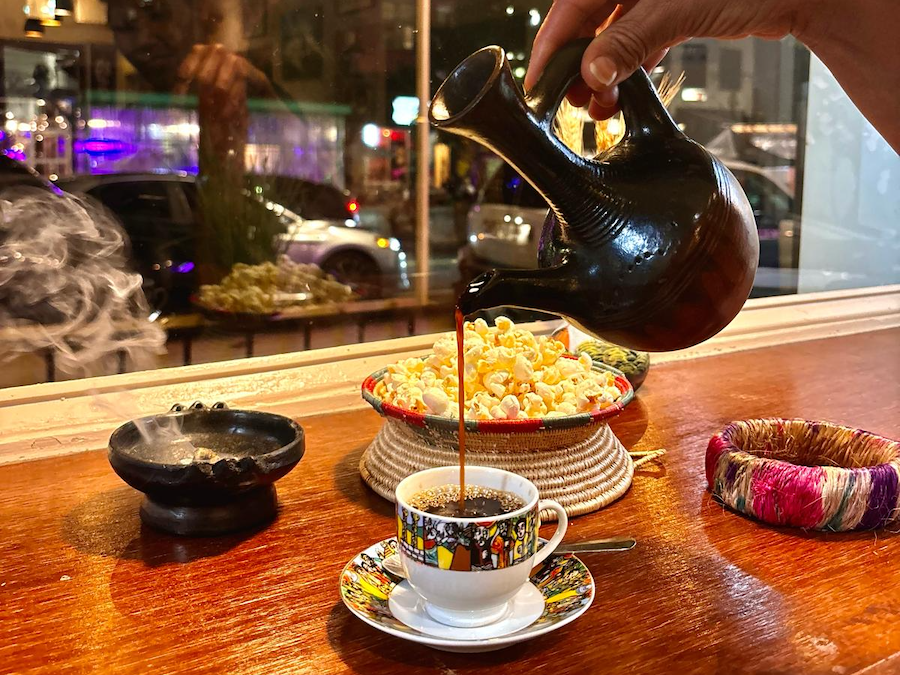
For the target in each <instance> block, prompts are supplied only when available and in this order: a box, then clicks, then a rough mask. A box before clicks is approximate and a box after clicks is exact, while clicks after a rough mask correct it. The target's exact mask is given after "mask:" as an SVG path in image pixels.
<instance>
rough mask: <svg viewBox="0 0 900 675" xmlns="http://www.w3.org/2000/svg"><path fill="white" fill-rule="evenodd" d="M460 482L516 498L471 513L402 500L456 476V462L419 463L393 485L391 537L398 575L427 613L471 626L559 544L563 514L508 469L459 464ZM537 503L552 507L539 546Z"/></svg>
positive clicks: (504, 603)
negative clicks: (499, 509)
mask: <svg viewBox="0 0 900 675" xmlns="http://www.w3.org/2000/svg"><path fill="white" fill-rule="evenodd" d="M466 483H467V484H468V485H475V486H480V487H482V488H487V489H491V490H499V491H502V492H508V493H512V494H513V495H515V496H516V497H518V498H519V499H520V500H521V502H522V503H523V506H521V507H520V508H516V509H515V510H513V511H510V512H508V513H502V514H498V515H491V516H485V517H479V518H457V517H451V516H444V515H436V514H432V513H428V512H426V511H423V510H420V509H417V508H413V507H412V506H410V500H412V499H413V497H416V496H417V495H419V494H421V493H422V492H424V491H426V490H429V489H431V488H438V487H441V486H446V485H450V484H457V485H458V484H459V467H458V466H446V467H439V468H436V469H427V470H425V471H419V472H418V473H414V474H412V475H411V476H409V477H407V478H405V479H404V480H402V481H401V482H400V484H399V485H398V486H397V490H396V498H397V499H396V503H397V540H398V542H399V550H400V560H401V562H402V563H403V568H404V571H405V572H406V578H407V579H408V580H409V584H410V586H411V587H412V589H413V590H414V591H415V592H416V593H417V594H418V595H419V596H420V597H421V598H422V601H423V605H424V609H425V611H426V612H427V613H428V615H429V616H430V617H431V618H432V619H434V620H435V621H439V622H440V623H443V624H446V625H449V626H458V627H463V628H474V627H477V626H484V625H487V624H489V623H493V622H494V621H498V620H500V619H501V618H503V616H504V615H505V614H506V612H507V608H508V605H509V601H510V600H511V599H512V598H513V596H514V595H515V594H516V593H517V592H518V591H519V590H521V588H522V586H523V585H524V584H525V583H527V582H528V578H529V576H530V574H531V570H532V569H533V568H534V567H536V566H537V565H539V564H541V563H542V562H543V561H544V560H545V559H546V558H547V557H548V556H549V555H550V554H552V553H553V551H554V550H555V549H556V547H557V546H559V544H560V542H561V541H562V538H563V536H565V533H566V527H567V525H568V518H567V517H566V512H565V510H564V509H563V507H562V506H561V505H560V504H559V503H558V502H555V501H553V500H551V499H539V495H538V489H537V487H535V485H534V483H532V482H531V481H529V480H528V479H526V478H523V477H522V476H519V475H517V474H514V473H511V472H509V471H503V470H502V469H493V468H489V467H482V466H467V467H466ZM545 509H546V510H552V511H555V512H556V515H557V517H558V524H557V527H556V532H554V534H553V536H552V537H551V538H550V541H548V542H547V544H546V545H545V546H543V547H542V548H541V549H540V551H539V550H538V528H539V527H540V513H541V511H543V510H545Z"/></svg>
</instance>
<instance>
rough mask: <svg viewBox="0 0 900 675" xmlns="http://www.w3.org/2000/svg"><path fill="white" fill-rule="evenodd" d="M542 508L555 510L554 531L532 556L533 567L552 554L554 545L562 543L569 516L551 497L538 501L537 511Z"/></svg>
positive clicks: (554, 548)
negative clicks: (548, 539)
mask: <svg viewBox="0 0 900 675" xmlns="http://www.w3.org/2000/svg"><path fill="white" fill-rule="evenodd" d="M544 509H550V510H551V511H556V517H557V522H556V532H554V533H553V536H552V537H550V541H548V542H547V543H546V544H545V545H544V547H543V548H542V549H541V550H540V551H538V554H537V555H536V556H535V557H534V563H532V564H533V566H534V567H537V566H538V565H540V564H541V563H542V562H544V561H545V560H546V559H547V558H548V557H550V556H551V555H552V554H553V552H554V551H555V550H556V547H557V546H559V545H560V544H561V543H562V540H563V537H565V536H566V530H567V529H569V517H568V516H567V515H566V510H565V509H564V508H563V507H562V504H560V503H559V502H555V501H553V500H552V499H542V500H541V501H539V502H538V513H540V512H541V511H543V510H544Z"/></svg>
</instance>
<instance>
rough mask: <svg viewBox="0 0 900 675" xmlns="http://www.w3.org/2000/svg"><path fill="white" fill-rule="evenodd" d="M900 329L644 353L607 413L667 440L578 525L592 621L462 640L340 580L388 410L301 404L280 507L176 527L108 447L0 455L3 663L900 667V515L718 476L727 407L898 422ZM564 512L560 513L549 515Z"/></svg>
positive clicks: (637, 445)
mask: <svg viewBox="0 0 900 675" xmlns="http://www.w3.org/2000/svg"><path fill="white" fill-rule="evenodd" d="M898 401H900V330H892V331H882V332H877V333H868V334H862V335H857V336H851V337H843V338H833V339H830V340H823V341H818V342H807V343H803V344H797V345H791V346H781V347H772V348H767V349H763V350H758V351H748V352H743V353H739V354H730V355H723V356H717V357H711V358H705V359H699V360H695V361H688V362H680V363H671V364H667V365H663V366H659V367H655V368H653V369H652V370H651V373H650V376H649V378H648V379H647V383H646V384H645V386H644V388H643V389H642V390H641V391H640V394H639V396H638V398H637V399H636V401H635V402H634V403H633V404H632V405H631V406H629V408H628V409H627V410H626V411H625V413H624V414H622V415H621V416H620V417H619V418H618V419H617V420H616V421H615V422H614V424H613V427H614V429H615V431H616V433H617V434H618V435H619V437H620V438H621V439H622V441H623V442H624V443H625V445H626V446H627V447H629V448H632V449H636V450H648V449H656V448H659V447H665V448H667V449H668V454H667V455H666V456H665V457H664V459H663V461H662V462H661V464H658V465H651V466H647V467H645V468H642V469H641V470H639V471H638V472H637V475H636V476H635V480H634V485H633V486H632V488H631V490H630V491H629V492H628V493H627V494H626V495H625V497H623V498H622V499H621V500H620V501H618V502H617V503H615V504H613V505H611V506H609V507H608V508H606V509H604V510H602V511H600V512H598V513H595V514H590V515H587V516H583V517H579V518H576V519H574V520H573V521H572V523H571V525H570V530H569V535H568V539H569V540H571V541H578V540H584V539H589V538H593V537H603V536H609V535H615V534H633V535H634V536H635V537H636V538H637V539H638V542H639V543H638V546H637V548H635V549H634V550H632V551H630V552H628V553H618V554H604V555H590V556H585V558H584V559H585V562H586V563H587V565H588V567H590V569H591V571H592V572H593V574H594V578H595V580H596V583H597V598H596V601H595V602H594V605H593V606H592V607H591V609H590V610H589V611H588V612H587V613H586V614H585V615H584V616H583V617H582V618H580V619H579V620H578V621H576V622H575V623H573V624H571V625H569V626H567V627H565V628H563V629H561V630H559V631H557V632H555V633H551V634H549V635H546V636H543V637H541V638H538V639H536V640H533V641H531V642H528V643H525V644H523V645H520V646H516V647H513V648H510V649H507V650H504V651H500V652H495V653H491V654H480V655H454V654H446V653H442V652H437V651H432V650H430V649H427V648H424V647H420V646H417V645H414V644H411V643H407V642H404V641H402V640H400V639H397V638H392V637H387V636H384V635H382V634H380V633H378V632H376V631H375V630H373V629H371V628H369V627H368V626H366V625H364V624H363V623H361V622H360V621H358V620H357V619H356V618H354V617H353V616H351V615H350V613H349V612H347V611H346V610H345V609H344V607H343V605H342V604H341V602H340V600H339V598H338V591H337V588H338V576H339V573H340V571H341V569H342V567H343V565H344V564H345V563H346V561H347V560H348V559H349V558H350V557H351V556H352V555H353V554H354V553H356V552H358V551H360V550H361V549H362V548H364V547H365V546H367V545H368V544H370V543H372V542H373V541H376V540H377V539H379V538H381V537H385V536H388V535H390V534H391V531H392V527H393V519H392V515H391V514H392V511H391V506H390V505H389V504H387V503H386V502H384V501H383V500H381V499H380V498H378V497H377V496H375V495H374V494H373V493H372V492H370V491H369V490H368V489H367V488H366V487H364V486H363V485H362V483H361V481H360V479H359V476H358V473H357V463H358V460H359V457H360V453H361V452H362V451H363V448H364V447H365V445H366V443H367V442H368V441H370V440H371V438H372V437H373V435H374V434H375V432H376V430H377V429H378V426H379V424H380V421H379V418H378V417H377V416H376V415H375V414H374V413H373V412H371V411H366V412H354V413H345V414H340V415H330V416H324V417H318V418H313V419H311V420H308V421H307V422H305V426H306V429H307V433H308V450H307V455H306V457H305V458H304V459H303V461H302V462H301V464H300V465H299V466H298V467H297V468H296V469H295V470H294V471H293V473H291V474H290V475H288V476H287V477H286V478H284V479H283V480H282V481H281V482H280V483H279V484H278V487H279V494H280V497H281V501H282V507H283V510H282V513H281V516H280V517H279V519H278V520H277V521H276V522H275V523H274V524H272V525H271V526H270V527H268V528H267V529H265V530H263V531H261V532H257V533H254V534H245V535H240V536H232V537H225V538H221V539H177V538H173V537H169V536H164V535H161V534H157V533H155V532H153V531H150V530H147V529H145V528H142V527H141V524H140V521H139V519H138V515H137V509H138V504H139V502H140V495H139V494H138V493H136V492H134V491H133V490H131V489H130V488H128V487H126V486H125V485H124V484H123V483H121V482H120V481H119V480H118V478H117V477H116V476H115V475H114V474H113V473H112V471H111V470H110V468H109V466H108V464H107V462H106V457H105V453H104V452H100V451H98V452H91V453H83V454H78V455H72V456H69V457H66V458H63V459H53V460H46V461H37V462H31V463H24V464H18V465H11V466H6V467H3V468H0V487H2V489H0V631H2V639H0V672H3V673H36V672H46V673H68V672H71V673H81V672H103V673H137V672H140V673H174V672H181V673H261V674H263V673H264V674H266V675H271V674H273V673H282V672H285V673H287V672H290V673H315V674H316V675H325V674H327V673H338V672H348V671H349V672H358V673H400V672H402V673H416V672H422V673H425V672H440V673H447V674H449V673H467V672H491V673H496V672H516V673H528V672H555V673H600V672H612V673H629V674H632V673H784V674H788V673H791V674H793V673H823V674H825V673H828V674H831V675H833V674H839V675H849V674H851V673H866V674H867V675H868V674H876V673H885V674H887V673H891V674H895V673H900V537H898V536H897V533H896V532H890V531H882V532H878V533H873V532H865V533H858V534H843V535H836V534H830V535H823V534H816V533H807V532H802V531H796V530H778V529H772V528H769V527H765V526H762V525H759V524H757V523H755V522H752V521H750V520H747V519H745V518H743V517H741V516H738V515H735V514H734V513H731V512H727V511H725V510H724V509H723V508H722V507H721V506H720V505H718V504H717V503H716V502H714V501H713V500H712V499H711V498H710V496H709V494H708V493H707V492H706V491H705V485H704V478H703V455H704V450H705V447H706V443H707V440H708V439H709V437H710V436H711V435H712V434H713V433H714V432H715V431H717V430H718V429H720V428H721V427H722V426H723V425H724V424H725V423H726V422H728V421H730V420H732V419H735V418H743V417H750V416H762V415H783V416H799V417H806V418H817V419H829V420H834V421H838V422H844V423H848V424H851V425H854V426H861V427H863V428H867V429H870V430H872V431H875V432H880V433H882V434H885V435H888V436H892V437H898V436H900V408H898ZM551 527H552V526H551Z"/></svg>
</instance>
